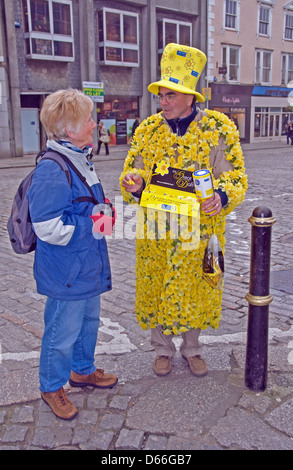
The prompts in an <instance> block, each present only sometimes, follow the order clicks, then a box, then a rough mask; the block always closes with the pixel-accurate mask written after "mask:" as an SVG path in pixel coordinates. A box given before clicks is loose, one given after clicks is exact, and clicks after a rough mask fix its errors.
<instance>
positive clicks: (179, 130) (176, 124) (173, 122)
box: [166, 105, 197, 136]
mask: <svg viewBox="0 0 293 470" xmlns="http://www.w3.org/2000/svg"><path fill="white" fill-rule="evenodd" d="M196 113H197V109H196V106H195V105H192V112H191V114H189V116H186V117H184V118H182V119H180V118H177V119H166V121H167V123H168V124H169V126H170V127H171V129H172V131H173V132H174V133H175V134H178V135H180V136H182V135H184V134H185V132H186V131H187V129H188V126H189V124H190V123H191V122H192V121H193V120H194V118H195V116H196Z"/></svg>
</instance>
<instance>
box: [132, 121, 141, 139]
mask: <svg viewBox="0 0 293 470" xmlns="http://www.w3.org/2000/svg"><path fill="white" fill-rule="evenodd" d="M139 122H140V121H139V116H136V118H135V121H134V123H133V126H132V131H131V138H132V139H133V136H134V134H135V130H136V128H137V127H138V126H139Z"/></svg>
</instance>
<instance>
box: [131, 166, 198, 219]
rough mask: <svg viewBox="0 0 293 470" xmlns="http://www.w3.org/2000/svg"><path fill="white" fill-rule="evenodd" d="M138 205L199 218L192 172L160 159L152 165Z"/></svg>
mask: <svg viewBox="0 0 293 470" xmlns="http://www.w3.org/2000/svg"><path fill="white" fill-rule="evenodd" d="M140 205H141V206H143V207H147V208H150V209H156V210H161V211H165V212H171V213H173V214H179V215H188V216H191V217H197V218H199V213H200V204H199V202H198V200H197V197H196V194H195V189H194V182H193V177H192V172H191V171H187V170H179V169H178V168H172V167H170V166H168V165H167V164H165V162H164V161H162V162H161V163H160V164H158V165H154V168H153V172H152V176H151V178H150V182H149V184H147V186H146V187H145V189H144V190H143V192H142V195H141V199H140Z"/></svg>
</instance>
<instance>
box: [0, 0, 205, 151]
mask: <svg viewBox="0 0 293 470" xmlns="http://www.w3.org/2000/svg"><path fill="white" fill-rule="evenodd" d="M206 37H207V2H206V1H199V0H179V1H178V0H86V1H84V0H0V86H1V88H0V92H1V95H0V140H1V146H0V158H5V157H8V156H16V157H18V156H22V155H23V154H28V153H32V154H34V153H37V151H39V150H40V149H41V148H44V146H45V142H46V136H45V134H44V130H43V129H42V126H41V125H40V122H39V111H40V108H41V106H42V103H43V100H44V98H45V97H46V96H47V95H48V94H49V93H52V92H53V91H56V90H58V89H61V88H62V89H63V88H68V87H72V88H79V89H84V90H85V92H86V93H90V94H93V93H94V94H95V93H96V91H97V94H96V95H91V96H92V98H93V101H94V112H93V118H94V119H95V120H98V119H102V120H103V122H104V123H105V125H106V127H107V128H108V131H109V134H110V136H111V143H112V144H114V145H115V144H117V143H126V142H127V141H128V139H129V137H130V134H131V127H132V124H133V121H134V119H135V116H137V115H138V116H139V117H140V118H141V119H144V118H145V117H147V116H148V115H150V114H152V113H153V112H155V111H156V110H157V104H156V102H155V100H154V99H153V98H152V95H151V94H150V93H149V92H148V91H147V85H148V84H149V83H150V82H152V81H155V80H156V79H157V78H158V77H159V73H160V72H159V63H160V55H161V53H162V50H163V48H164V46H165V45H166V44H167V43H168V42H181V43H186V44H188V45H191V46H194V47H197V48H199V49H201V50H203V51H205V52H206V44H207V42H206ZM204 85H205V77H204V76H203V77H202V78H201V80H200V81H199V83H198V88H199V89H200V88H201V87H203V86H204ZM96 87H97V88H96ZM95 139H96V137H95ZM95 143H96V142H95Z"/></svg>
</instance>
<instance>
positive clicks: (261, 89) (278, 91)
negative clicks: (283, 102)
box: [252, 86, 292, 98]
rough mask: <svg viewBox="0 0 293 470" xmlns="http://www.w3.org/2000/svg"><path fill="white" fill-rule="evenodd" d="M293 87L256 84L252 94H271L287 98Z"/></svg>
mask: <svg viewBox="0 0 293 470" xmlns="http://www.w3.org/2000/svg"><path fill="white" fill-rule="evenodd" d="M290 91H292V88H283V87H270V86H268V87H266V86H255V87H253V91H252V94H253V95H258V96H271V97H277V98H282V97H283V98H287V96H288V95H289V93H290Z"/></svg>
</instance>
